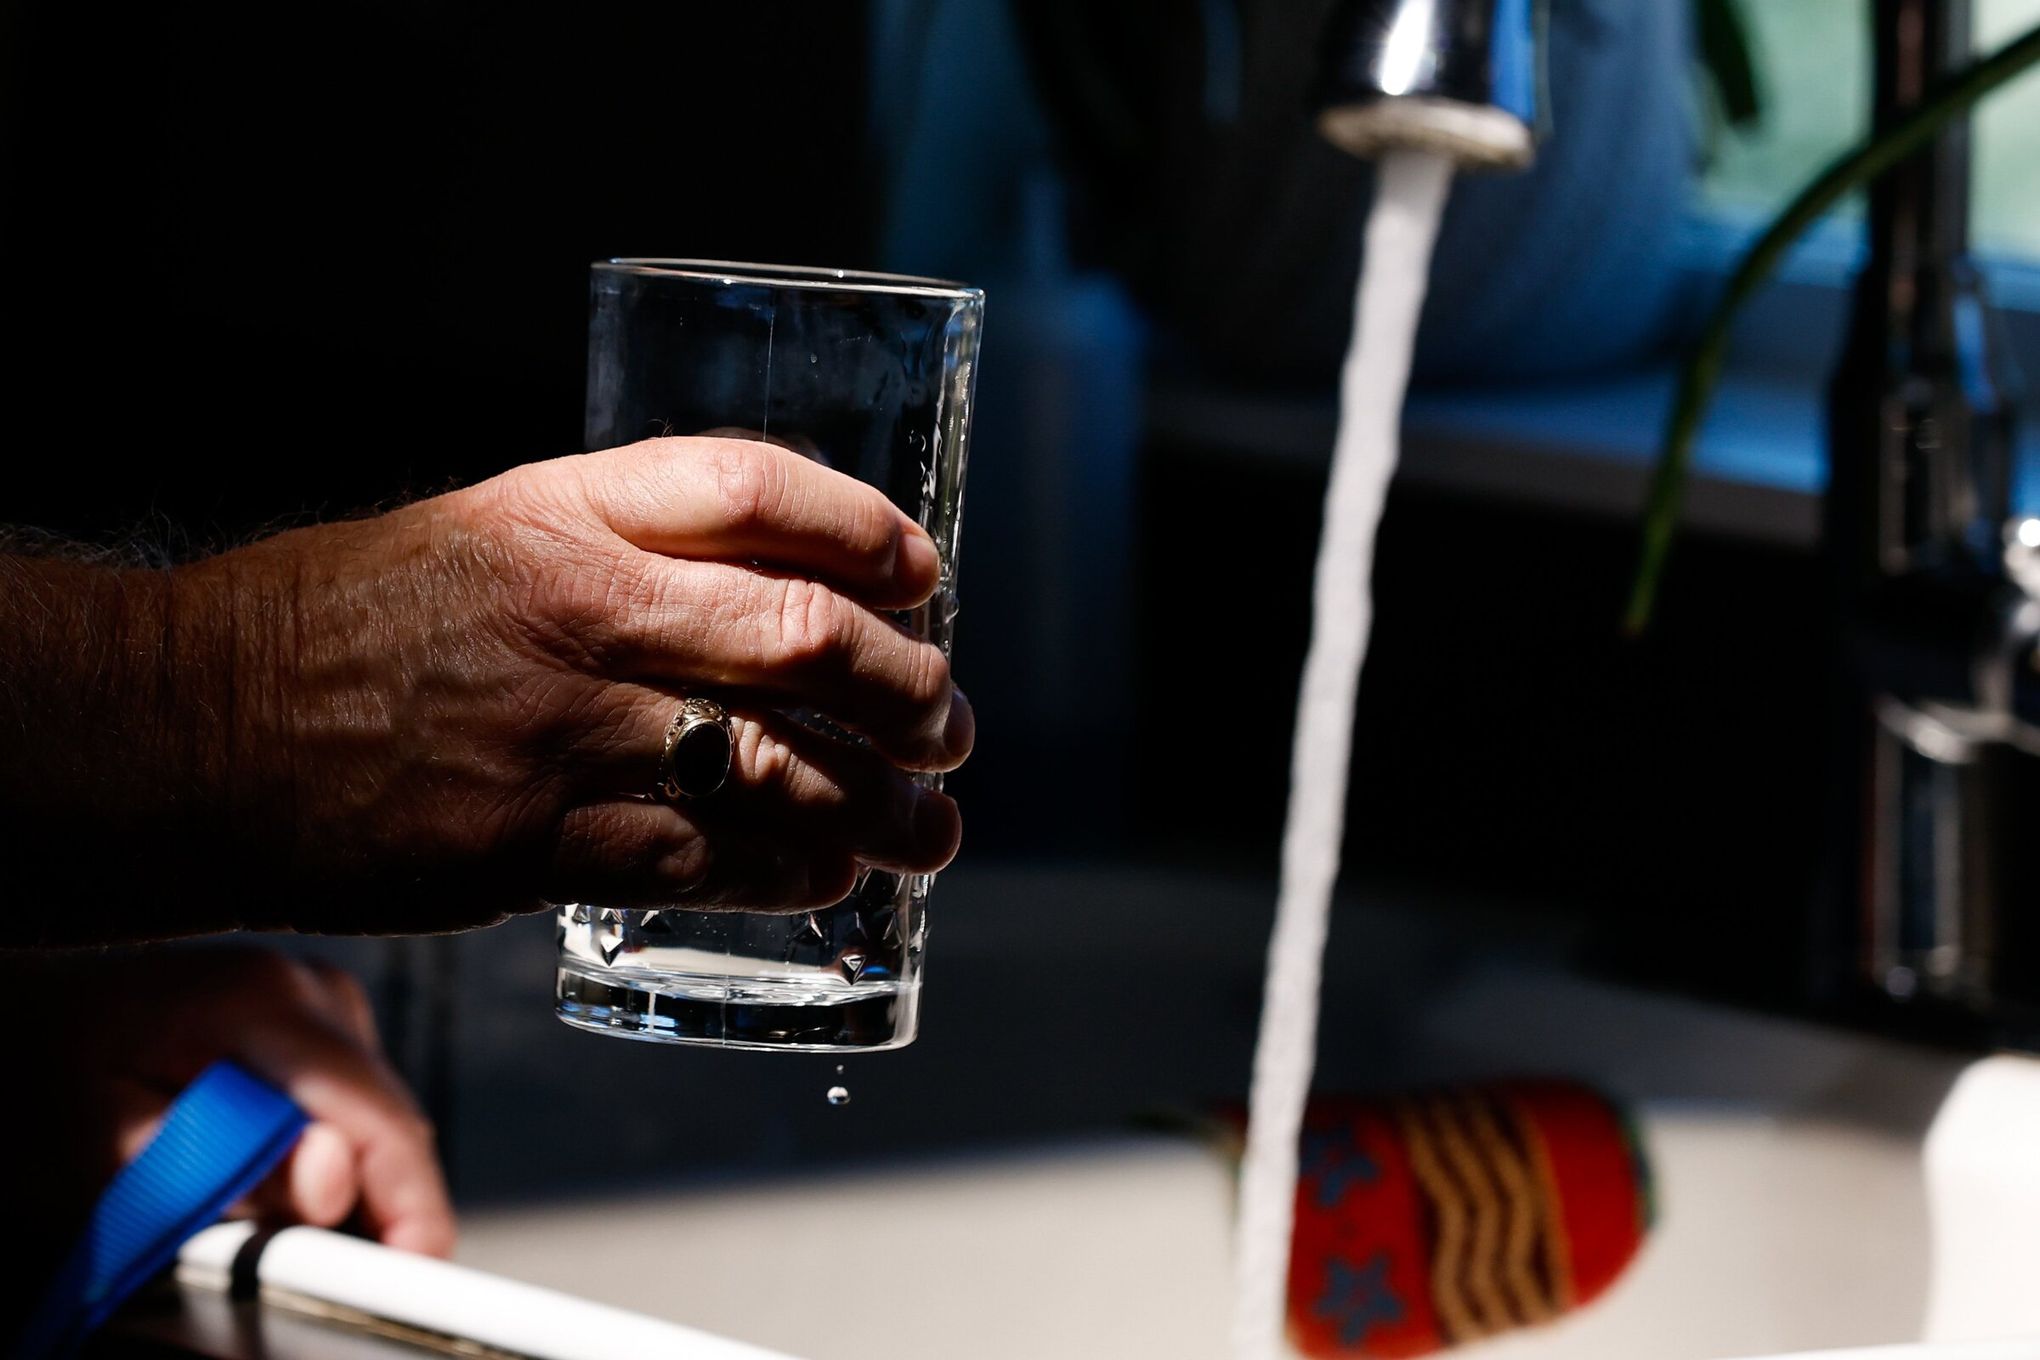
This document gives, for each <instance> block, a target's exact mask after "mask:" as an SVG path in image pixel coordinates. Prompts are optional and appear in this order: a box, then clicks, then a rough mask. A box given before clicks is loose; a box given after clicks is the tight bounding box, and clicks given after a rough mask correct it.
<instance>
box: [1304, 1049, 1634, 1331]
mask: <svg viewBox="0 0 2040 1360" xmlns="http://www.w3.org/2000/svg"><path fill="white" fill-rule="evenodd" d="M1650 1220H1651V1202H1650V1180H1649V1175H1648V1173H1647V1170H1646V1168H1645V1165H1644V1161H1643V1156H1642V1151H1641V1147H1640V1145H1639V1144H1638V1142H1637V1139H1636V1137H1635V1132H1634V1129H1633V1128H1632V1126H1631V1125H1630V1123H1629V1122H1628V1120H1627V1119H1625V1118H1624V1117H1623V1115H1622V1113H1621V1112H1620V1111H1619V1110H1618V1109H1616V1107H1615V1106H1614V1105H1613V1104H1611V1103H1610V1102H1609V1101H1608V1100H1606V1099H1605V1098H1603V1097H1602V1096H1600V1095H1599V1094H1597V1093H1596V1092H1594V1091H1592V1090H1589V1089H1588V1088H1586V1087H1584V1086H1580V1085H1577V1084H1574V1083H1571V1082H1561V1081H1522V1082H1509V1083H1496V1084H1488V1085H1482V1086H1467V1087H1457V1088H1452V1089H1446V1090H1438V1091H1429V1092H1423V1093H1420V1094H1414V1095H1408V1096H1402V1097H1397V1098H1392V1099H1385V1100H1381V1099H1352V1098H1337V1097H1322V1098H1318V1099H1315V1100H1313V1101H1312V1102H1311V1105H1310V1108H1309V1110H1308V1111H1307V1112H1306V1114H1305V1116H1304V1124H1303V1139H1302V1145H1301V1147H1300V1148H1299V1171H1298V1177H1297V1186H1296V1232H1295V1239H1294V1249H1293V1250H1292V1252H1291V1256H1290V1264H1289V1333H1290V1339H1291V1341H1292V1342H1293V1343H1294V1344H1295V1345H1296V1347H1297V1348H1298V1349H1299V1350H1300V1351H1302V1352H1303V1353H1304V1354H1305V1355H1309V1356H1322V1357H1331V1356H1341V1357H1343V1356H1374V1357H1381V1358H1382V1360H1400V1358H1401V1357H1408V1356H1416V1355H1425V1354H1428V1353H1430V1352H1432V1351H1436V1350H1441V1349H1444V1348H1445V1347H1447V1346H1454V1345H1459V1344H1461V1343H1464V1342H1468V1341H1474V1340H1478V1339H1480V1338H1482V1337H1486V1336H1493V1335H1495V1334H1496V1333H1498V1332H1505V1331H1509V1330H1512V1329H1514V1328H1517V1327H1526V1326H1532V1325H1535V1324H1537V1323H1540V1322H1545V1321H1548V1320H1550V1319H1552V1318H1555V1317H1557V1316H1558V1315H1560V1314H1561V1313H1564V1312H1567V1311H1569V1310H1571V1309H1573V1308H1577V1307H1579V1306H1580V1305H1582V1304H1585V1303H1587V1302H1589V1301H1591V1300H1592V1299H1593V1298H1594V1297H1595V1296H1596V1295H1598V1294H1600V1293H1601V1292H1602V1291H1603V1290H1604V1289H1606V1288H1607V1287H1608V1286H1609V1285H1610V1284H1611V1283H1613V1282H1614V1280H1615V1278H1616V1277H1617V1276H1618V1275H1620V1274H1621V1273H1622V1270H1623V1268H1624V1267H1625V1266H1627V1265H1628V1264H1629V1261H1630V1260H1631V1258H1633V1257H1634V1256H1635V1255H1636V1251H1637V1248H1638V1247H1639V1246H1641V1245H1642V1242H1643V1237H1644V1234H1645V1233H1646V1232H1647V1231H1648V1229H1649V1226H1650Z"/></svg>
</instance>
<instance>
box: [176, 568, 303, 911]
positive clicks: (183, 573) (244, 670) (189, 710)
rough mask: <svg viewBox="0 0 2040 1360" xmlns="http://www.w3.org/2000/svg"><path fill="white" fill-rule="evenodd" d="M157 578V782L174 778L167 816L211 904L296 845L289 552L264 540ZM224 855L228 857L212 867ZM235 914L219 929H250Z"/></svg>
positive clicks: (264, 875)
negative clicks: (176, 795)
mask: <svg viewBox="0 0 2040 1360" xmlns="http://www.w3.org/2000/svg"><path fill="white" fill-rule="evenodd" d="M164 575H165V583H164V588H163V605H162V616H163V624H162V631H161V634H160V650H159V652H158V656H159V658H160V660H159V665H158V680H157V683H158V684H159V685H160V686H161V687H162V688H161V690H160V692H159V693H158V695H157V696H156V698H157V703H158V705H159V709H158V712H159V713H160V714H161V716H162V729H163V731H164V732H165V734H166V736H167V737H168V738H169V740H170V741H171V742H174V743H176V744H177V748H176V749H169V750H165V751H163V752H161V756H162V757H163V759H164V765H163V770H162V774H163V778H164V780H165V782H166V783H167V784H169V785H170V786H172V787H177V786H179V785H182V786H183V788H184V789H185V791H186V793H185V796H184V798H183V799H182V800H181V801H184V802H186V803H188V806H184V807H181V808H179V809H177V813H176V815H175V816H174V818H173V820H175V821H176V822H177V823H179V824H181V825H182V826H183V827H184V829H185V831H186V833H187V835H188V843H189V844H190V845H191V846H192V847H194V848H195V849H196V850H197V851H198V855H199V858H200V859H201V860H202V861H204V862H205V863H206V864H208V865H209V866H211V867H210V868H208V869H207V870H206V871H205V873H206V875H207V877H208V878H210V879H211V880H212V881H213V882H214V884H215V885H216V886H217V887H219V888H220V889H221V890H222V900H221V902H220V905H221V906H222V907H225V906H227V905H228V904H229V903H230V902H232V901H233V900H234V899H236V898H238V897H240V896H242V895H243V894H240V893H236V892H232V891H230V890H229V889H230V883H229V882H228V881H226V880H232V881H234V882H246V883H252V884H255V885H263V884H267V885H270V886H272V887H273V886H274V885H275V884H276V883H277V882H278V881H279V878H280V876H281V875H284V874H286V873H287V871H288V869H289V866H290V863H291V862H292V859H293V856H294V851H295V840H296V837H295V828H296V812H297V781H296V771H295V769H294V767H293V762H292V760H291V749H292V743H291V739H290V738H291V730H290V717H291V714H290V707H289V704H288V702H287V700H286V695H287V693H288V691H289V688H290V676H291V674H292V673H293V654H294V652H295V643H296V635H297V626H296V624H297V589H298V583H297V579H296V569H295V557H294V555H293V554H291V553H289V552H287V551H279V550H277V549H276V548H274V547H272V545H271V544H262V545H258V546H257V547H255V548H252V549H243V550H241V551H238V552H231V553H225V554H222V555H220V556H218V557H212V558H208V559H205V560H203V561H199V562H195V563H192V564H190V565H188V566H182V567H177V568H174V569H173V570H171V571H169V572H167V573H165V574H164ZM223 861H231V862H230V863H223ZM244 916H245V914H242V915H239V916H237V918H236V919H235V920H233V921H231V922H225V923H223V924H231V925H242V924H249V922H248V921H247V920H245V919H244Z"/></svg>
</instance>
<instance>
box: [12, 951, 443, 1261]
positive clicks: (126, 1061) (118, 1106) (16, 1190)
mask: <svg viewBox="0 0 2040 1360" xmlns="http://www.w3.org/2000/svg"><path fill="white" fill-rule="evenodd" d="M4 976H5V978H6V982H7V985H8V995H9V999H10V1000H11V1001H12V1002H13V1003H14V1004H15V1005H16V1006H17V1007H19V1008H20V1010H19V1014H20V1015H22V1016H23V1017H26V1018H29V1019H30V1023H24V1024H20V1025H17V1026H15V1027H14V1029H13V1031H12V1037H11V1038H10V1040H9V1041H8V1042H9V1044H10V1045H11V1046H12V1048H13V1049H14V1050H15V1054H14V1056H16V1057H18V1058H19V1060H20V1061H19V1063H18V1064H12V1063H11V1064H10V1067H11V1068H12V1069H13V1070H15V1071H16V1072H18V1073H19V1075H20V1076H21V1077H22V1078H23V1079H24V1080H23V1084H22V1086H21V1090H22V1091H23V1092H24V1093H26V1094H30V1095H32V1096H33V1098H34V1100H35V1108H34V1114H33V1117H31V1118H14V1119H10V1120H8V1121H6V1125H5V1132H4V1134H0V1140H4V1144H5V1146H6V1147H7V1149H8V1158H7V1165H8V1166H10V1167H12V1168H15V1173H16V1174H10V1175H9V1176H7V1177H5V1178H4V1180H0V1207H4V1212H5V1216H6V1220H7V1221H8V1222H10V1223H15V1224H21V1225H28V1224H43V1225H50V1226H57V1225H72V1226H75V1225H77V1224H80V1223H81V1222H82V1221H83V1218H84V1215H85V1214H86V1213H87V1212H88V1211H89V1209H90V1207H91V1205H92V1203H93V1201H94V1200H96V1199H97V1198H98V1196H99V1194H100V1192H101V1191H103V1190H104V1189H105V1187H106V1185H107V1183H108V1182H109V1181H110V1180H111V1179H112V1178H113V1176H114V1174H115V1173H116V1172H117V1171H119V1170H120V1168H121V1167H122V1166H124V1165H126V1164H127V1163H128V1162H130V1161H132V1160H133V1159H134V1158H135V1156H137V1155H138V1154H139V1153H140V1152H141V1150H142V1148H143V1147H145V1146H146V1145H147V1144H148V1141H149V1139H150V1138H152V1137H153V1136H154V1135H155V1132H156V1129H157V1127H158V1126H159V1125H160V1123H161V1121H162V1116H163V1112H164V1110H165V1109H166V1108H168V1106H169V1104H170V1102H171V1101H172V1100H174V1099H175V1098H176V1097H177V1094H178V1093H179V1092H180V1091H182V1090H183V1089H184V1087H185V1086H187V1085H188V1084H189V1083H190V1082H191V1080H192V1079H193V1078H194V1077H196V1076H197V1075H198V1074H199V1072H201V1071H202V1070H204V1069H205V1068H206V1067H207V1066H209V1065H210V1064H211V1063H213V1062H214V1061H216V1060H218V1059H220V1058H232V1059H234V1060H235V1061H237V1062H239V1063H240V1064H242V1065H243V1066H244V1067H246V1068H247V1069H248V1070H249V1071H251V1072H253V1073H255V1074H256V1075H258V1076H261V1077H263V1078H264V1079H266V1080H267V1081H269V1082H270V1083H271V1084H272V1085H274V1086H276V1087H277V1088H278V1089H280V1090H282V1091H284V1092H285V1093H286V1094H288V1095H289V1096H290V1097H291V1098H292V1099H293V1100H295V1101H296V1102H297V1103H298V1105H299V1106H300V1107H301V1108H302V1109H303V1110H304V1111H305V1113H306V1114H308V1115H309V1116H310V1117H311V1120H312V1122H311V1123H310V1124H309V1125H308V1126H307V1127H306V1129H305V1131H304V1133H303V1135H302V1136H301V1137H300V1138H299V1139H298V1142H297V1144H296V1146H295V1147H294V1148H293V1149H292V1151H291V1153H290V1155H289V1156H288V1157H287V1158H286V1159H285V1160H284V1162H283V1163H282V1165H280V1166H279V1167H278V1168H277V1169H276V1171H275V1172H274V1173H272V1174H271V1175H270V1176H269V1177H268V1178H267V1179H266V1180H265V1181H264V1182H263V1183H262V1184H261V1185H260V1186H259V1187H258V1188H257V1189H256V1190H255V1191H254V1192H253V1193H251V1194H250V1195H249V1196H248V1198H247V1199H246V1200H245V1201H244V1202H243V1203H242V1204H241V1205H240V1206H238V1207H237V1208H236V1209H235V1210H234V1212H233V1216H234V1217H256V1218H262V1219H265V1220H269V1221H274V1222H286V1223H310V1224H314V1225H317V1226H319V1227H334V1226H337V1225H339V1224H342V1223H347V1222H352V1223H354V1224H355V1225H357V1226H358V1227H360V1228H361V1229H362V1230H363V1231H364V1232H366V1233H367V1234H368V1235H369V1236H371V1237H373V1238H375V1239H376V1240H377V1241H380V1242H382V1243H384V1244H385V1245H387V1246H391V1247H398V1248H401V1249H403V1250H407V1251H417V1252H424V1253H427V1254H429V1255H433V1256H446V1255H448V1254H450V1253H451V1251H452V1249H453V1241H454V1222H453V1211H452V1208H451V1207H450V1205H449V1204H448V1201H447V1195H446V1185H445V1181H444V1179H443V1178H442V1177H441V1175H440V1171H439V1163H438V1159H437V1156H436V1154H435V1153H434V1151H433V1136H432V1129H431V1127H430V1126H429V1125H428V1124H427V1123H426V1121H425V1118H424V1116H423V1115H422V1114H421V1113H420V1112H419V1110H418V1107H417V1105H416V1103H415V1102H414V1101H413V1100H412V1099H411V1096H410V1094H409V1092H407V1091H406V1090H405V1089H404V1086H403V1083H402V1082H401V1081H400V1080H399V1079H398V1077H397V1075H396V1073H395V1072H394V1071H392V1070H391V1068H390V1066H389V1063H388V1062H387V1060H386V1059H385V1058H384V1057H383V1054H382V1049H381V1045H380V1043H379V1042H378V1040H377V1037H376V1032H375V1021H374V1018H373V1016H372V1015H371V1013H370V1009H369V1005H368V1000H367V998H366V997H365V996H364V995H363V993H362V990H361V988H360V986H359V985H358V984H356V982H355V981H354V979H353V978H352V977H350V976H349V975H348V974H346V973H344V972H342V971H340V970H339V969H336V968H332V967H329V966H326V965H323V964H318V963H299V962H292V961H290V960H288V959H286V958H284V957H283V956H282V955H280V954H276V953H272V952H270V951H267V950H255V949H198V950H176V951H161V950H156V951H148V952H143V953H136V954H124V955H117V956H110V957H109V956H104V955H91V954H59V955H52V956H47V957H43V958H16V959H13V960H10V961H8V963H7V964H6V965H5V967H4ZM29 1168H33V1174H21V1173H23V1172H25V1171H26V1170H27V1169H29Z"/></svg>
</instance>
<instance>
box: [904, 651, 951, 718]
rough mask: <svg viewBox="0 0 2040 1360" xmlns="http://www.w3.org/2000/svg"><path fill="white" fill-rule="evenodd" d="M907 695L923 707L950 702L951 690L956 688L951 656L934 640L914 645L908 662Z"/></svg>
mask: <svg viewBox="0 0 2040 1360" xmlns="http://www.w3.org/2000/svg"><path fill="white" fill-rule="evenodd" d="M906 680H907V696H908V697H909V698H911V699H912V700H913V701H914V702H915V703H916V704H918V705H920V706H921V707H923V708H931V709H932V708H935V707H938V706H940V705H943V704H945V703H947V702H948V699H949V692H950V691H951V690H952V689H954V688H955V684H954V681H953V680H952V678H951V676H950V671H949V658H948V657H946V656H944V655H943V654H942V649H941V648H940V647H937V646H936V645H935V644H934V643H932V642H920V643H916V644H915V645H914V649H913V652H912V653H911V655H910V657H909V659H908V662H907V676H906Z"/></svg>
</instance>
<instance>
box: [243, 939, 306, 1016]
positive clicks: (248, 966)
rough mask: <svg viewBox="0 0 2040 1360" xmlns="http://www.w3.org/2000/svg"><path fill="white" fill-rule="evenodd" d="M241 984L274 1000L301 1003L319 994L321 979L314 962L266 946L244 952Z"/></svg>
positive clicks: (292, 1003)
mask: <svg viewBox="0 0 2040 1360" xmlns="http://www.w3.org/2000/svg"><path fill="white" fill-rule="evenodd" d="M240 974H241V985H242V986H244V987H246V988H247V989H248V990H250V991H252V992H255V993H257V994H258V995H261V996H264V997H267V998H269V999H271V1000H275V1001H281V1002H285V1003H288V1004H290V1005H292V1006H297V1005H301V1004H303V1003H304V1002H306V1001H308V1000H310V999H311V998H313V997H315V996H317V995H318V993H319V990H320V987H319V979H318V975H317V974H315V973H314V972H313V971H312V969H311V968H310V966H308V965H307V964H304V963H300V962H298V961H297V960H296V959H292V958H288V957H286V956H284V955H282V954H279V953H276V952H275V951H274V950H269V949H262V950H256V951H253V952H250V953H248V954H245V955H243V956H242V959H241V963H240Z"/></svg>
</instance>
